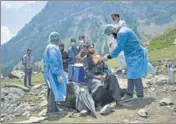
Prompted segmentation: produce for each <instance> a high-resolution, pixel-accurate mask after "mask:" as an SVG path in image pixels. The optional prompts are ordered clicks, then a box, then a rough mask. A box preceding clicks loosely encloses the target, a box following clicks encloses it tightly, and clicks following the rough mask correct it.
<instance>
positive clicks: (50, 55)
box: [43, 32, 67, 118]
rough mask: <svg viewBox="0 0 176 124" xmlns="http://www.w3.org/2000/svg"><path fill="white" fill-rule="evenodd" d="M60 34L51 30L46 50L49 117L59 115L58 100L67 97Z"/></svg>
mask: <svg viewBox="0 0 176 124" xmlns="http://www.w3.org/2000/svg"><path fill="white" fill-rule="evenodd" d="M59 42H60V35H59V33H58V32H51V33H50V35H49V40H48V45H47V47H46V49H45V51H44V55H43V62H44V79H45V82H46V85H47V86H48V105H47V115H48V117H52V118H54V117H57V115H58V112H59V111H60V110H61V109H59V108H58V107H57V102H58V101H65V98H66V83H67V80H66V77H65V75H64V68H63V62H62V55H61V52H60V49H59Z"/></svg>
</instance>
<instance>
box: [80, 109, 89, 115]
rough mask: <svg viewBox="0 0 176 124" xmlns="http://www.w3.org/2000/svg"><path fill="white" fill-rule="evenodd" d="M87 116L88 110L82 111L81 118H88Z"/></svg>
mask: <svg viewBox="0 0 176 124" xmlns="http://www.w3.org/2000/svg"><path fill="white" fill-rule="evenodd" d="M87 114H88V111H87V110H82V111H81V112H80V115H81V116H87Z"/></svg>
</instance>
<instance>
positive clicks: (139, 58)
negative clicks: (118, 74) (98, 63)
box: [104, 25, 148, 101]
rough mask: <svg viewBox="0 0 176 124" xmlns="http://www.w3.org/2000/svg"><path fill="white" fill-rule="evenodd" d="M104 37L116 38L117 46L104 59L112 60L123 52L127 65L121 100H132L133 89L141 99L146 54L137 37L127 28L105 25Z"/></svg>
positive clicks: (145, 73) (145, 71) (145, 69)
mask: <svg viewBox="0 0 176 124" xmlns="http://www.w3.org/2000/svg"><path fill="white" fill-rule="evenodd" d="M104 33H105V34H106V35H111V34H113V35H114V36H116V37H115V38H116V42H117V44H118V45H117V46H116V47H115V49H114V50H113V51H112V52H111V53H110V54H109V55H107V56H105V57H104V59H112V58H115V57H117V56H118V55H119V54H120V52H121V51H124V55H125V60H126V64H127V78H128V85H127V94H126V95H125V97H124V98H123V99H122V100H123V101H128V100H131V99H132V98H133V90H134V87H135V89H136V93H137V97H138V98H143V96H144V93H143V84H142V77H145V76H146V75H147V63H148V59H147V53H146V51H145V49H144V48H143V47H142V46H141V45H140V42H139V39H138V37H137V35H136V34H135V33H134V32H133V31H132V30H131V29H130V28H128V27H126V26H123V27H121V28H117V27H116V26H114V25H107V26H106V29H105V31H104Z"/></svg>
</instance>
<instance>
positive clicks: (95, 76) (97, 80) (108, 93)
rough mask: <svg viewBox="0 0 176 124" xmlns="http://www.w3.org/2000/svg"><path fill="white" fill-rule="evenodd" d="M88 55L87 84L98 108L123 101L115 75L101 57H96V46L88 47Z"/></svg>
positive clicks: (86, 62) (85, 63)
mask: <svg viewBox="0 0 176 124" xmlns="http://www.w3.org/2000/svg"><path fill="white" fill-rule="evenodd" d="M87 50H88V55H87V56H86V57H85V58H84V67H85V72H86V82H87V85H88V87H89V89H90V91H91V93H92V96H93V99H94V101H95V104H96V106H97V107H100V106H102V105H105V104H107V103H111V102H114V103H116V102H118V101H119V100H120V99H121V94H120V88H119V84H118V81H117V78H116V76H115V75H113V74H112V73H110V71H109V69H108V67H107V65H106V63H105V62H104V61H103V59H102V58H101V56H99V55H96V53H95V50H94V46H93V45H91V44H90V45H87Z"/></svg>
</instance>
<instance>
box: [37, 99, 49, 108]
mask: <svg viewBox="0 0 176 124" xmlns="http://www.w3.org/2000/svg"><path fill="white" fill-rule="evenodd" d="M46 105H47V100H45V101H43V102H41V103H40V104H39V109H41V108H42V107H44V106H46Z"/></svg>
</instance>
